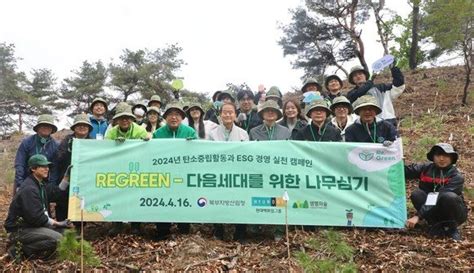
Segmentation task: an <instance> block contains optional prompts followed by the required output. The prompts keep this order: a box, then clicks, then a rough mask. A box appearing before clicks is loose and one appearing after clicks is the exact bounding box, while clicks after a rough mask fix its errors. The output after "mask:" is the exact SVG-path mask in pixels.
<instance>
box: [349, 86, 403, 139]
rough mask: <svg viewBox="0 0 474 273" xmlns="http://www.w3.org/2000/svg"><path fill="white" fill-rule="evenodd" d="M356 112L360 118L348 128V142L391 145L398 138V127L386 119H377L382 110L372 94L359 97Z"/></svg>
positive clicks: (355, 105)
mask: <svg viewBox="0 0 474 273" xmlns="http://www.w3.org/2000/svg"><path fill="white" fill-rule="evenodd" d="M353 107H354V112H355V113H356V114H357V115H359V118H358V119H356V121H354V123H353V124H352V125H350V126H349V127H347V129H346V134H345V136H346V142H369V143H382V144H383V145H384V146H390V145H391V144H392V142H393V141H395V139H396V138H397V129H396V128H395V126H393V125H392V124H391V123H389V122H387V121H385V120H382V119H381V120H377V119H376V116H377V115H378V114H380V113H381V112H382V109H381V108H380V106H379V105H378V104H377V100H376V99H375V98H374V97H373V96H371V95H365V96H362V97H360V98H358V99H357V100H356V101H355V102H354V103H353Z"/></svg>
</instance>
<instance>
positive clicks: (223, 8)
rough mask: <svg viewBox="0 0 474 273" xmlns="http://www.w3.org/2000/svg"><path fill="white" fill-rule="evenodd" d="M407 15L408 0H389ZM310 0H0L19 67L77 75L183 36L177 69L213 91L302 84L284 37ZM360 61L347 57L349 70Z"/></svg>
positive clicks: (4, 31)
mask: <svg viewBox="0 0 474 273" xmlns="http://www.w3.org/2000/svg"><path fill="white" fill-rule="evenodd" d="M387 2H388V3H387V6H388V7H389V8H391V9H392V10H394V11H395V12H397V13H398V14H400V15H402V16H406V15H407V14H408V13H409V6H408V4H407V3H406V1H387ZM303 4H304V1H303V0H199V1H198V0H160V1H153V0H134V1H125V0H81V1H76V0H71V1H64V0H43V1H37V0H15V1H13V0H0V8H1V10H2V12H1V16H0V42H6V43H13V44H15V46H16V56H18V57H20V58H22V60H21V61H19V63H18V66H19V70H21V71H25V72H28V71H30V70H31V69H33V68H35V69H38V68H49V69H51V70H52V71H53V72H54V73H55V75H56V77H57V78H58V80H59V81H60V80H62V79H63V78H65V77H70V76H71V75H72V74H71V71H72V70H75V69H78V68H79V67H80V66H81V64H82V62H83V61H84V60H88V61H91V62H95V61H97V60H99V59H100V60H102V61H103V62H104V63H106V64H108V63H109V62H110V61H112V60H118V58H119V56H120V55H121V53H122V50H123V49H125V48H128V49H131V50H137V49H144V48H148V49H150V50H153V49H156V48H162V47H165V46H166V45H167V44H173V43H178V44H179V45H180V46H181V47H182V48H183V51H182V53H181V54H180V57H181V58H182V59H184V61H185V62H186V63H187V65H185V66H183V67H182V69H181V71H179V72H178V73H177V75H178V76H180V77H183V78H184V87H185V88H186V89H189V90H192V91H197V92H203V93H212V92H214V91H215V90H222V89H224V88H225V84H226V83H229V82H231V83H234V84H240V83H243V82H246V83H247V84H248V85H249V86H250V87H251V88H252V89H253V90H256V89H257V86H258V85H259V84H264V85H265V86H266V87H267V89H269V87H270V86H273V85H276V86H278V87H280V89H281V90H282V91H283V92H286V91H290V90H292V88H295V87H296V88H298V87H300V86H301V76H302V75H303V71H302V70H298V69H293V68H292V65H291V63H290V61H291V59H290V58H288V57H286V58H285V57H284V56H283V50H282V48H281V47H280V46H279V45H278V44H277V41H278V40H279V38H280V37H281V36H282V32H281V30H280V29H279V27H278V26H279V25H280V24H287V23H289V22H290V19H291V18H290V15H289V12H288V10H289V9H293V8H295V7H297V6H299V5H303ZM362 38H363V40H364V41H365V45H366V52H367V56H366V60H367V62H368V63H369V64H371V63H372V62H374V61H375V60H377V59H379V58H380V57H382V54H383V53H382V47H381V45H380V44H379V43H378V42H376V40H377V34H376V28H375V24H374V23H373V21H369V22H368V23H367V24H366V25H365V26H364V28H363V33H362ZM353 64H355V62H354V63H348V64H346V65H345V67H346V68H347V69H348V70H349V69H350V66H351V65H353Z"/></svg>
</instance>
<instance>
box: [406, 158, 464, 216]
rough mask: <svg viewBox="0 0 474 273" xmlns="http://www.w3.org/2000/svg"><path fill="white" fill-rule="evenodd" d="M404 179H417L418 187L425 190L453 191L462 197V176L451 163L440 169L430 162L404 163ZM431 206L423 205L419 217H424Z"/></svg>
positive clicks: (428, 191)
mask: <svg viewBox="0 0 474 273" xmlns="http://www.w3.org/2000/svg"><path fill="white" fill-rule="evenodd" d="M405 179H418V180H419V188H420V189H421V190H422V191H424V192H426V193H430V192H434V191H436V192H454V193H456V194H457V195H458V196H460V197H461V199H463V200H464V198H463V195H462V193H463V188H464V177H463V175H462V174H461V173H460V172H459V170H458V169H457V168H456V167H455V166H454V165H451V166H449V167H447V168H444V169H441V168H438V167H436V165H435V164H434V163H432V162H427V163H422V164H410V165H405ZM432 207H433V206H427V205H423V206H422V207H421V209H420V210H419V211H418V215H419V216H420V217H421V218H426V217H424V216H426V215H427V213H428V211H429V210H430V209H431V208H432Z"/></svg>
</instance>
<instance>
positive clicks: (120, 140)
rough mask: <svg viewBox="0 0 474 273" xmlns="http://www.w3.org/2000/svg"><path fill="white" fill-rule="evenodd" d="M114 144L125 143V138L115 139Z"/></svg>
mask: <svg viewBox="0 0 474 273" xmlns="http://www.w3.org/2000/svg"><path fill="white" fill-rule="evenodd" d="M115 142H117V143H124V142H125V138H124V137H118V138H116V139H115Z"/></svg>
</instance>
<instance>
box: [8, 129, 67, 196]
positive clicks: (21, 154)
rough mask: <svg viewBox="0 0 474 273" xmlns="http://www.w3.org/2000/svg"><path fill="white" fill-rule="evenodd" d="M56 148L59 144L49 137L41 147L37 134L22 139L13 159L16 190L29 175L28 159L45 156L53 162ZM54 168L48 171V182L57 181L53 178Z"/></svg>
mask: <svg viewBox="0 0 474 273" xmlns="http://www.w3.org/2000/svg"><path fill="white" fill-rule="evenodd" d="M58 146H59V144H58V143H57V142H56V140H54V139H53V138H52V137H50V138H49V139H48V141H47V142H46V143H45V144H44V145H43V146H41V145H40V143H39V137H38V135H37V134H34V135H32V136H28V137H26V138H25V139H23V141H22V142H21V144H20V147H18V150H17V151H16V157H15V184H16V186H17V188H19V187H20V186H21V184H22V183H23V180H25V179H26V178H27V177H28V176H29V174H30V171H29V169H28V159H29V158H30V157H31V156H33V155H35V154H42V155H44V156H46V158H47V159H48V161H50V162H53V159H54V157H55V156H56V151H57V149H58ZM54 168H55V167H54V165H53V166H51V168H50V170H49V178H48V181H49V182H52V181H57V178H56V177H55V174H56V171H55V170H54Z"/></svg>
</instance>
